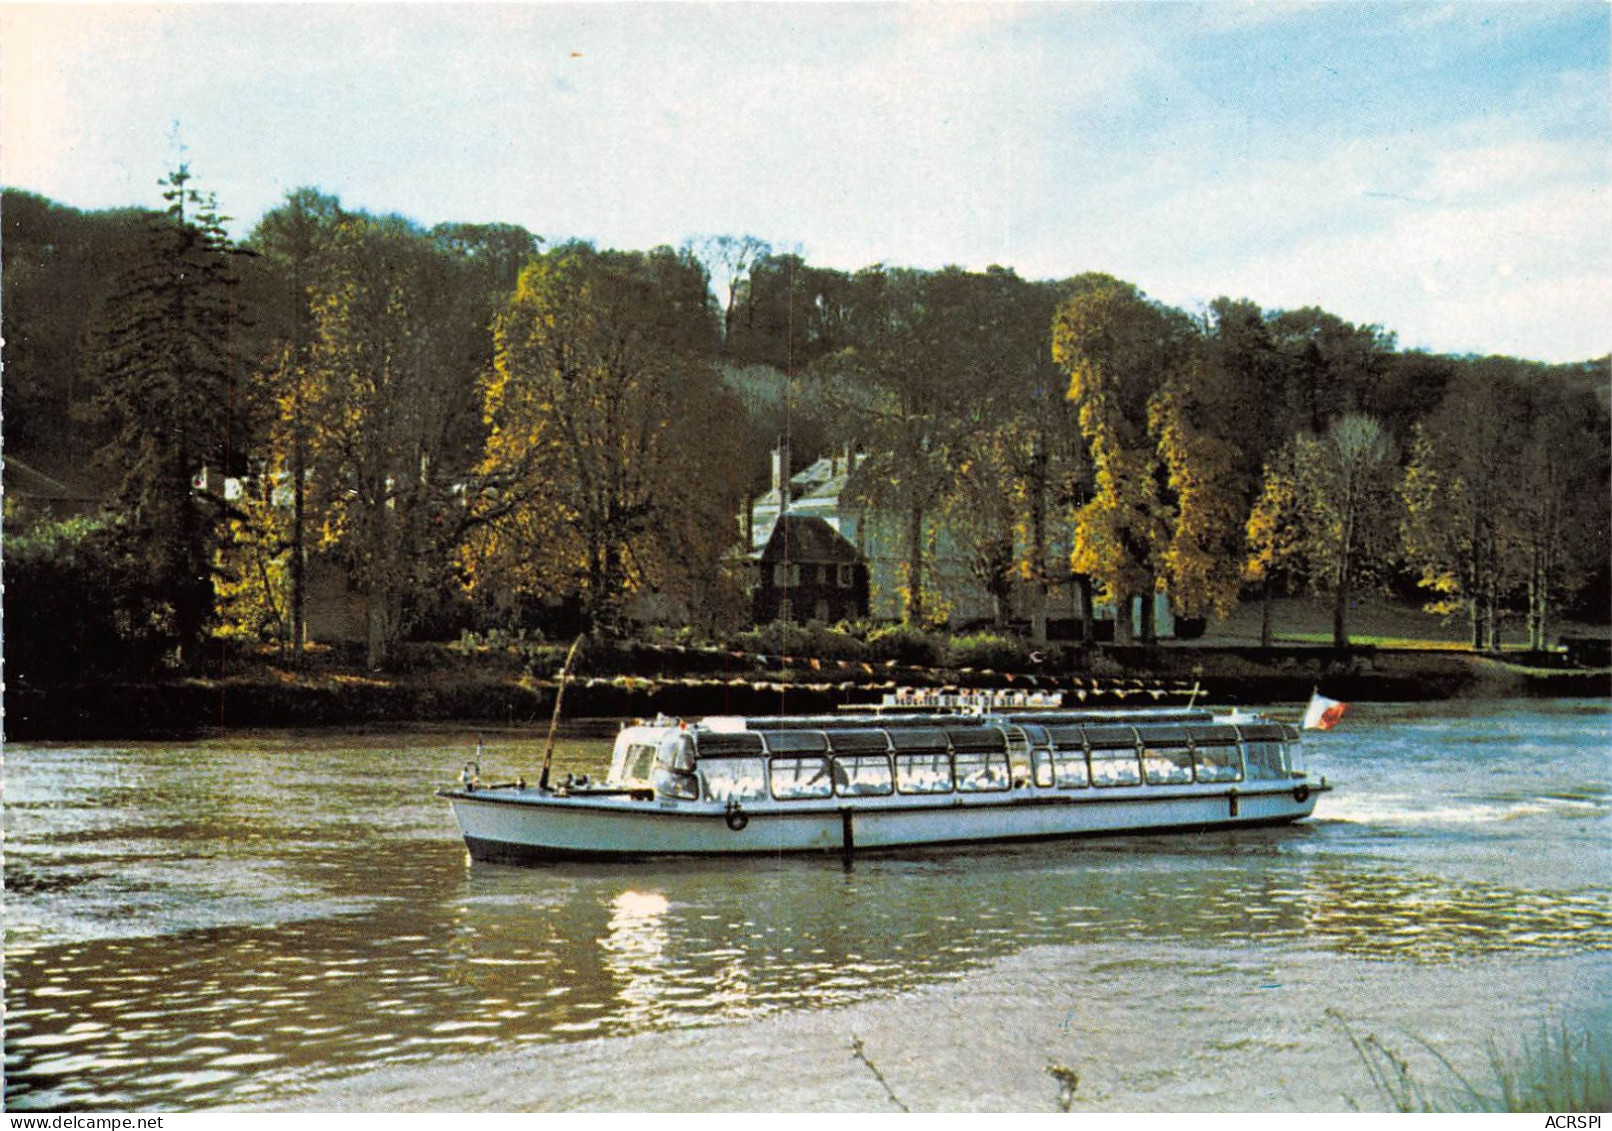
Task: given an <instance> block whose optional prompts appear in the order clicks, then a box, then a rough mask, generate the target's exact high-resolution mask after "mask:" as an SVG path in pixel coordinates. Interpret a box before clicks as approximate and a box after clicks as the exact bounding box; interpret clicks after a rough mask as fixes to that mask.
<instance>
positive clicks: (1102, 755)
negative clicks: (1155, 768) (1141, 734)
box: [1086, 726, 1142, 786]
mask: <svg viewBox="0 0 1612 1131" xmlns="http://www.w3.org/2000/svg"><path fill="white" fill-rule="evenodd" d="M1086 741H1087V743H1088V744H1089V745H1090V746H1091V784H1092V785H1099V786H1111V785H1141V784H1142V766H1141V763H1140V762H1138V761H1137V754H1136V732H1135V731H1133V730H1131V728H1130V727H1119V726H1108V727H1100V726H1088V727H1087V728H1086Z"/></svg>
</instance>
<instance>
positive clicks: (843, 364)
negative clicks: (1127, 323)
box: [817, 267, 978, 625]
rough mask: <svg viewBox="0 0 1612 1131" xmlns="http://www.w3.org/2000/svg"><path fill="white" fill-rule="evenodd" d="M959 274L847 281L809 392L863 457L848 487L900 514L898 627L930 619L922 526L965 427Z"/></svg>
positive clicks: (885, 273)
mask: <svg viewBox="0 0 1612 1131" xmlns="http://www.w3.org/2000/svg"><path fill="white" fill-rule="evenodd" d="M961 274H962V273H961V272H959V271H956V270H955V269H948V270H947V271H945V272H940V273H937V274H933V275H931V274H928V273H924V272H918V271H910V270H900V269H886V268H883V267H874V268H869V269H867V270H865V271H861V272H859V273H858V274H857V276H856V277H855V279H854V280H853V283H852V287H851V291H850V295H851V297H850V301H849V303H848V317H847V321H846V341H847V342H848V343H849V344H848V345H847V346H846V347H845V348H844V349H842V350H840V351H839V352H838V353H835V354H833V355H832V356H830V357H827V358H824V359H823V360H822V361H821V362H820V364H819V366H818V369H817V389H818V392H819V395H820V396H821V397H822V398H823V399H824V401H825V403H826V404H827V405H829V406H830V407H831V408H832V409H833V410H834V412H835V413H836V415H837V417H838V419H840V420H841V421H842V422H843V426H844V427H845V428H846V429H847V430H848V433H849V435H848V437H847V438H848V439H850V440H851V441H852V442H853V443H855V444H856V445H857V446H858V447H860V448H861V449H863V450H864V451H866V452H867V458H866V459H865V460H864V461H863V463H862V464H861V465H860V466H859V467H858V469H857V474H856V475H855V476H854V477H853V479H852V482H851V490H852V493H853V494H854V495H855V496H856V497H858V498H860V499H861V500H862V501H863V502H864V503H866V504H868V505H869V506H872V507H876V508H879V509H881V510H887V511H890V512H892V513H895V514H898V515H900V516H901V517H900V519H899V522H900V525H901V527H902V533H901V536H900V543H901V551H900V553H901V559H902V560H901V568H900V574H901V578H900V583H899V588H900V592H901V597H902V620H903V621H904V622H905V623H907V624H911V625H923V624H925V623H927V622H928V621H929V620H930V619H931V618H934V619H939V617H938V615H937V614H938V610H937V609H936V607H935V602H936V601H937V600H938V599H939V593H938V591H936V590H935V588H934V579H933V578H932V577H931V576H929V574H928V572H927V567H928V564H929V560H930V558H931V557H932V553H931V544H932V542H933V540H934V538H935V531H934V530H933V529H932V528H931V520H932V518H933V516H934V513H935V511H936V508H937V507H938V506H939V505H940V503H941V501H942V500H943V499H944V498H945V497H946V495H947V493H948V491H949V490H950V488H951V482H952V469H953V467H954V466H955V464H954V461H953V458H952V456H953V453H954V451H955V448H956V443H957V441H958V439H959V438H960V437H961V436H962V435H964V434H966V432H967V431H968V429H969V426H970V422H971V421H970V411H969V406H970V405H971V404H972V402H973V394H974V393H976V392H978V390H977V389H973V388H971V387H970V385H969V381H968V373H969V370H968V367H967V366H966V364H964V363H963V362H962V358H963V354H962V353H961V352H960V351H956V350H953V349H952V348H951V347H952V345H953V344H954V343H953V340H952V336H953V334H954V333H955V328H954V325H953V323H952V322H951V321H950V319H949V311H950V310H951V308H952V303H953V302H954V301H955V295H954V294H950V293H949V292H951V291H952V290H953V288H954V287H956V286H957V285H958V283H959V280H958V278H957V276H960V275H961Z"/></svg>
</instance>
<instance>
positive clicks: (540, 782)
mask: <svg viewBox="0 0 1612 1131" xmlns="http://www.w3.org/2000/svg"><path fill="white" fill-rule="evenodd" d="M586 635H587V633H585V632H584V633H581V634H580V635H578V636H577V638H576V639H575V640H573V641H571V650H570V651H568V652H567V653H566V654H565V666H564V667H562V668H561V669H560V686H559V687H557V688H555V689H554V714H553V716H552V717H551V718H550V719H549V740H548V742H547V743H545V744H544V746H543V774H542V776H541V777H539V778H538V779H537V787H538V788H539V789H542V790H547V789H548V787H549V766H550V765H552V764H553V762H554V732H555V731H557V730H559V728H560V702H561V700H563V699H564V698H565V685H566V684H567V683H568V682H570V679H571V661H572V660H574V659H576V658H577V648H578V647H579V646H580V645H581V644H582V638H583V637H584V636H586Z"/></svg>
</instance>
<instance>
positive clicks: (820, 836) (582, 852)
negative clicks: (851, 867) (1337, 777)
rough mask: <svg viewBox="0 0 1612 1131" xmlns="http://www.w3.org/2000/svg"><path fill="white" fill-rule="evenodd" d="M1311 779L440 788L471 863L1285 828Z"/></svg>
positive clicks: (1312, 787)
mask: <svg viewBox="0 0 1612 1131" xmlns="http://www.w3.org/2000/svg"><path fill="white" fill-rule="evenodd" d="M1325 789H1326V787H1325V786H1324V785H1321V786H1318V785H1316V784H1314V783H1311V782H1294V783H1292V784H1291V785H1287V784H1283V783H1270V784H1269V786H1268V787H1260V788H1255V787H1252V786H1247V785H1245V786H1244V787H1242V788H1239V789H1236V790H1229V789H1215V790H1204V789H1203V788H1201V787H1196V788H1192V787H1189V788H1186V789H1182V790H1171V789H1168V788H1161V787H1157V786H1150V787H1145V788H1139V789H1126V790H1105V791H1095V790H1094V791H1091V792H1089V793H1082V794H1080V795H1071V794H1070V793H1068V792H1058V791H1052V790H1036V789H1021V790H1016V791H1013V792H1012V793H1008V794H1003V795H1000V796H993V797H990V798H988V799H976V798H960V797H959V796H958V795H956V794H951V795H946V796H943V797H938V798H932V799H931V798H923V797H901V796H896V797H890V798H879V799H872V800H870V799H858V803H857V804H855V805H849V804H845V803H844V802H843V801H824V802H821V803H815V804H809V803H799V802H790V803H758V804H757V805H755V806H752V807H741V808H739V809H737V810H729V809H724V808H722V807H720V806H716V805H713V804H712V803H708V802H704V803H702V802H680V803H673V802H664V801H658V802H645V801H637V802H631V801H625V800H615V799H611V800H604V799H601V800H592V799H588V798H586V797H574V796H557V795H553V794H542V793H538V792H537V791H533V790H489V789H482V790H473V791H464V790H449V791H444V796H446V797H447V798H448V799H449V801H450V802H451V803H452V806H453V810H454V815H455V817H456V818H457V819H458V822H459V826H460V830H461V831H462V832H463V834H464V837H465V843H466V845H467V847H468V848H469V851H470V854H471V856H472V857H473V858H474V859H478V860H499V861H534V860H553V859H627V858H635V857H645V856H660V855H700V856H739V855H760V854H766V855H775V854H778V853H786V852H787V853H811V852H819V853H821V852H839V853H854V852H864V851H870V850H888V849H897V848H909V847H918V846H925V845H956V844H986V843H995V842H1011V841H1020V840H1044V839H1055V838H1073V837H1092V836H1112V835H1119V834H1126V833H1165V832H1187V831H1192V832H1197V831H1205V830H1210V829H1225V828H1243V827H1249V826H1260V825H1272V824H1286V823H1289V822H1292V821H1298V820H1302V819H1303V818H1305V817H1308V816H1310V815H1311V814H1312V813H1313V812H1314V810H1315V803H1316V799H1317V797H1318V796H1319V794H1320V793H1321V792H1323V791H1324V790H1325Z"/></svg>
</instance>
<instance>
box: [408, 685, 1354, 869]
mask: <svg viewBox="0 0 1612 1131" xmlns="http://www.w3.org/2000/svg"><path fill="white" fill-rule="evenodd" d="M864 711H865V713H858V714H841V715H818V716H759V717H749V718H739V717H724V716H719V717H712V718H707V719H704V720H701V721H699V722H694V723H687V722H683V721H680V720H676V719H667V718H659V719H656V720H654V721H652V722H645V723H638V724H634V725H631V726H628V727H625V728H623V729H622V731H621V733H620V734H619V735H618V736H617V738H616V744H615V749H614V752H613V754H612V758H611V764H610V773H609V776H608V777H607V778H606V779H605V780H604V781H603V782H602V783H597V784H595V783H592V782H588V781H586V780H582V781H576V780H570V781H568V782H567V783H566V784H564V785H561V786H558V787H555V788H552V789H551V788H546V787H541V786H538V787H533V786H528V785H527V784H526V783H525V782H511V783H503V784H497V785H483V784H482V783H481V782H480V781H479V780H478V779H477V774H476V768H475V767H474V766H473V764H472V765H471V766H467V767H466V772H465V774H464V776H463V777H462V778H461V782H460V786H459V788H457V789H445V790H441V791H439V792H440V795H441V796H443V797H446V798H447V799H448V801H449V803H450V804H451V805H452V807H453V811H454V816H455V817H456V818H457V820H458V822H459V827H460V829H461V831H462V832H463V833H464V837H465V843H466V845H467V846H468V848H469V850H470V854H471V856H472V857H474V858H475V859H478V860H545V859H563V858H584V859H586V858H605V859H609V858H630V857H641V856H655V855H682V854H699V855H741V854H758V853H781V852H844V853H851V852H855V851H860V850H866V849H888V848H900V847H910V846H918V845H937V844H978V843H987V842H997V841H1013V840H1026V839H1035V838H1053V837H1077V836H1096V835H1107V834H1116V833H1141V832H1149V833H1157V832H1175V831H1183V832H1185V831H1202V830H1207V829H1219V828H1228V827H1245V826H1251V825H1271V824H1285V823H1287V822H1291V821H1297V820H1301V819H1303V818H1305V817H1308V816H1310V814H1311V813H1313V812H1314V810H1315V803H1316V799H1317V798H1318V797H1319V795H1320V794H1321V793H1323V792H1326V791H1327V790H1328V789H1329V788H1330V787H1329V786H1328V785H1327V784H1326V780H1325V778H1321V779H1319V780H1315V779H1312V778H1311V776H1310V775H1309V774H1308V773H1306V772H1305V770H1304V769H1303V768H1302V766H1301V764H1300V761H1299V732H1298V731H1297V730H1296V729H1294V728H1293V727H1292V726H1290V725H1288V724H1286V723H1282V722H1278V721H1276V720H1273V719H1269V718H1267V717H1265V716H1263V715H1258V714H1252V713H1243V712H1236V711H1233V712H1231V713H1227V714H1217V713H1216V712H1214V711H1211V710H1208V709H1201V708H1192V707H1177V708H1170V707H1164V708H1117V709H1112V710H1063V709H1062V708H1061V704H1059V703H1057V702H1049V701H1047V700H1040V701H1038V702H1035V703H1034V704H1031V703H1027V702H1025V701H1023V700H1013V699H1004V698H1002V697H993V698H991V699H989V700H988V701H980V700H975V701H973V702H970V701H967V698H966V697H963V698H959V699H956V700H954V701H953V702H922V701H913V700H912V699H910V698H909V699H907V700H905V701H893V700H892V699H887V700H886V702H885V703H884V704H881V705H880V707H879V708H876V709H875V708H865V709H864Z"/></svg>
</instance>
